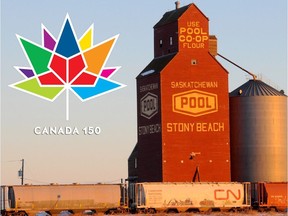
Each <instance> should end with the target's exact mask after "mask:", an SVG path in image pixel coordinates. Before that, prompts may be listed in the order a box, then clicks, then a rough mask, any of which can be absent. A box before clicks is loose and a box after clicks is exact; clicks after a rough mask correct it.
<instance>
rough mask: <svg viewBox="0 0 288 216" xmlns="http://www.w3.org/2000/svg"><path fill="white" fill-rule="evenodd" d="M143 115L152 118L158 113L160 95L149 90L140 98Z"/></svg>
mask: <svg viewBox="0 0 288 216" xmlns="http://www.w3.org/2000/svg"><path fill="white" fill-rule="evenodd" d="M140 107H141V108H140V111H141V116H143V117H145V118H147V119H151V118H152V117H153V116H154V115H156V114H157V113H158V96H157V95H155V94H152V93H150V92H148V93H147V94H146V95H145V96H144V97H142V98H141V100H140Z"/></svg>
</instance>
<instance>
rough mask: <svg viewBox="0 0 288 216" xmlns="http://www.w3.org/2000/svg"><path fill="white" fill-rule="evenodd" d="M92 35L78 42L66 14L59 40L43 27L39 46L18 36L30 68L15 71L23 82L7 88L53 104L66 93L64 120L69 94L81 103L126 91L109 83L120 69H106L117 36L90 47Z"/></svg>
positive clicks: (91, 27) (113, 82)
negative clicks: (121, 90) (118, 91)
mask: <svg viewBox="0 0 288 216" xmlns="http://www.w3.org/2000/svg"><path fill="white" fill-rule="evenodd" d="M93 31H94V26H93V24H92V25H91V26H90V28H88V30H87V31H86V32H85V33H84V34H83V36H82V37H81V38H80V39H78V38H77V37H76V34H75V31H74V28H73V26H72V24H71V20H70V17H69V15H68V14H67V16H66V18H65V21H64V23H63V26H62V30H61V32H60V34H59V37H58V39H55V37H54V36H53V35H52V34H51V33H50V32H49V31H48V30H47V29H46V28H45V26H44V25H43V24H42V44H41V45H38V44H36V43H34V42H32V41H30V40H28V39H25V38H24V37H21V36H19V35H17V38H18V40H19V43H20V44H21V46H22V49H23V51H24V53H25V55H26V57H27V59H28V61H29V63H30V67H15V68H16V69H17V71H19V72H20V73H21V74H22V75H23V76H24V78H25V79H24V80H22V81H20V82H16V83H14V84H12V85H10V86H11V87H13V88H16V89H17V90H20V91H23V92H26V93H29V94H32V95H34V96H36V97H39V98H42V99H46V100H49V101H52V102H53V101H54V100H55V99H56V98H57V97H58V96H59V95H61V94H62V93H63V92H64V91H65V92H66V120H69V92H70V91H71V92H73V93H74V94H75V95H76V96H77V97H78V98H79V99H80V100H81V101H83V102H84V101H87V100H90V99H92V98H95V97H98V96H101V95H104V94H107V93H109V92H112V91H115V90H118V89H120V88H122V87H125V85H124V84H121V83H118V82H116V81H113V80H111V79H110V78H111V77H112V75H113V74H115V73H116V71H117V70H118V69H119V68H120V67H119V66H117V67H105V63H106V61H107V60H108V57H109V55H110V53H111V50H112V49H113V46H114V44H115V42H116V40H117V38H118V36H119V35H116V36H114V37H111V38H109V39H107V40H105V41H103V42H101V43H99V44H97V45H93Z"/></svg>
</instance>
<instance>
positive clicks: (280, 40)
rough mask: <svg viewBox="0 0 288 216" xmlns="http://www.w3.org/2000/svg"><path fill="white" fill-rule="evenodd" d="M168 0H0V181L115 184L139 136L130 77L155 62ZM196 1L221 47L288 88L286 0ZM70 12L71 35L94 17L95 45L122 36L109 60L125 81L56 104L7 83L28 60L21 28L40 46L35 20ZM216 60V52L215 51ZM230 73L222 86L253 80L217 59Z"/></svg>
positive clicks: (53, 25) (55, 27) (50, 20)
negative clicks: (57, 131) (46, 130)
mask: <svg viewBox="0 0 288 216" xmlns="http://www.w3.org/2000/svg"><path fill="white" fill-rule="evenodd" d="M174 2H175V1H174V0H173V1H172V0H171V1H170V0H169V1H168V0H157V1H152V0H146V1H132V0H125V1H116V0H85V1H76V0H61V1H56V0H49V1H48V0H43V1H38V0H27V1H20V0H2V1H1V180H2V184H19V183H20V179H18V177H17V171H18V170H19V169H20V166H21V163H20V160H21V159H22V158H24V159H25V178H26V179H25V182H27V183H33V184H38V183H40V184H44V183H50V182H58V183H71V182H79V183H96V182H115V181H120V179H121V178H126V177H127V159H128V156H129V155H130V153H131V151H132V149H133V147H134V145H135V143H136V142H137V121H136V117H137V116H136V81H135V77H136V76H137V75H138V74H139V73H140V72H141V70H142V69H143V68H144V67H145V66H146V65H147V64H148V63H149V62H150V61H151V60H152V59H153V26H154V25H155V24H156V23H157V21H159V20H160V19H161V17H162V15H163V14H164V13H165V12H166V11H170V10H173V9H174V8H175V4H174ZM192 2H193V3H195V4H196V5H197V6H198V7H199V8H200V10H202V12H203V13H204V14H205V15H206V16H207V17H209V20H210V34H214V35H216V36H217V38H218V52H219V53H220V54H222V55H224V56H226V57H228V58H229V59H231V60H232V61H234V62H236V63H237V64H239V65H240V66H242V67H243V68H245V69H247V70H249V71H251V72H252V73H255V74H256V75H258V76H259V77H260V78H261V79H262V80H263V81H264V82H266V83H267V84H270V85H272V86H273V87H275V88H277V89H278V90H280V89H284V91H285V92H286V93H287V91H288V90H287V1H286V0H278V1H273V2H271V1H268V0H253V1H249V0H243V1H225V0H217V1H208V0H195V1H191V0H182V1H181V6H184V5H187V4H189V3H192ZM67 13H69V15H70V18H71V21H72V23H73V26H74V29H75V32H76V34H77V36H78V37H81V36H82V34H83V33H84V32H85V31H86V30H87V29H88V28H89V27H90V25H91V24H94V44H97V43H100V42H102V41H104V40H106V39H108V38H110V37H112V36H115V35H117V34H120V36H119V39H118V41H117V43H116V44H115V46H114V49H113V51H112V53H111V55H110V58H109V60H108V62H107V63H106V66H107V67H109V66H121V69H120V70H119V71H118V72H117V74H115V75H114V76H113V79H114V80H116V81H118V82H120V83H124V84H126V85H127V87H125V88H123V89H120V90H118V91H115V92H112V93H110V94H107V95H105V96H103V97H99V98H96V99H94V100H91V101H87V102H85V103H82V102H81V101H79V100H78V98H76V97H75V96H73V95H71V97H70V115H71V116H70V120H69V121H68V122H67V121H66V120H65V95H62V96H60V97H59V98H58V99H57V100H56V101H54V102H53V103H51V102H48V101H44V100H41V99H39V98H37V97H33V96H31V95H29V94H25V93H22V92H19V91H16V90H15V89H12V88H10V87H8V85H10V84H12V83H15V82H17V81H20V80H21V79H22V76H21V75H19V73H18V72H17V71H16V70H15V69H14V66H29V65H28V62H27V60H26V58H25V55H24V54H23V52H22V49H21V46H20V45H19V43H18V40H17V38H16V34H19V35H21V36H23V37H25V38H27V39H29V40H31V41H34V42H35V43H39V44H40V43H41V23H43V24H44V25H45V26H46V28H47V29H48V30H49V31H50V32H51V33H52V34H53V35H54V36H55V37H58V34H59V32H60V30H61V27H62V24H63V21H64V19H65V16H66V14H67ZM218 59H219V58H218ZM219 61H220V62H221V63H222V65H223V66H224V67H225V68H226V69H227V70H228V71H229V89H230V91H232V90H233V89H235V88H237V87H239V86H240V85H242V84H243V83H245V82H246V81H247V80H248V79H249V78H250V77H249V76H247V75H246V73H244V72H243V71H241V70H239V69H237V68H235V67H234V66H233V65H231V64H229V63H227V62H225V61H223V60H222V59H219ZM37 126H40V127H45V126H58V127H60V126H69V127H72V128H74V127H77V128H78V129H81V128H84V127H87V126H93V127H96V126H99V127H101V130H102V131H101V134H100V135H90V136H88V135H86V136H85V135H83V134H81V135H79V136H61V135H59V136H45V135H38V136H37V135H35V134H34V133H33V130H34V128H35V127H37Z"/></svg>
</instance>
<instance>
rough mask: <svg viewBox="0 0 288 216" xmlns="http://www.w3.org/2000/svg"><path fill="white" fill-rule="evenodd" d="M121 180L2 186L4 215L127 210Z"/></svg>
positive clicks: (2, 213) (2, 210)
mask: <svg viewBox="0 0 288 216" xmlns="http://www.w3.org/2000/svg"><path fill="white" fill-rule="evenodd" d="M122 189H123V187H122V186H121V185H120V184H114V185H113V184H70V185H68V184H67V185H58V184H53V185H23V186H2V187H1V199H2V200H1V215H19V216H22V215H23V216H24V215H35V214H36V213H37V212H40V211H45V212H46V213H47V214H49V215H57V214H59V213H60V212H62V211H69V212H70V213H78V212H83V211H85V210H90V211H91V212H93V213H99V212H104V213H113V212H121V211H123V210H124V208H123V206H125V205H124V203H123V202H124V200H125V192H124V191H122Z"/></svg>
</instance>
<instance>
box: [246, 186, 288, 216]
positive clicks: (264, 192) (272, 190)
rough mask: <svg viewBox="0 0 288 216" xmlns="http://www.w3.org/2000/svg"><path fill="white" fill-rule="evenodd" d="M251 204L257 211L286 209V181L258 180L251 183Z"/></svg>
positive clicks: (287, 204)
mask: <svg viewBox="0 0 288 216" xmlns="http://www.w3.org/2000/svg"><path fill="white" fill-rule="evenodd" d="M251 198H252V206H253V208H254V209H257V210H259V211H270V210H275V211H286V212H287V210H288V209H287V206H288V188H287V182H258V183H252V184H251Z"/></svg>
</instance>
